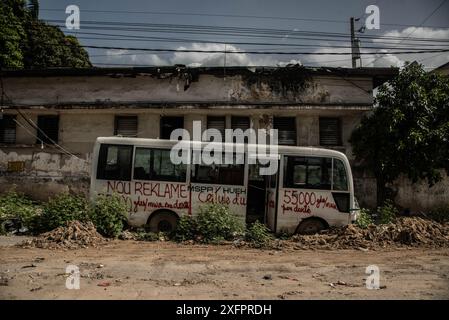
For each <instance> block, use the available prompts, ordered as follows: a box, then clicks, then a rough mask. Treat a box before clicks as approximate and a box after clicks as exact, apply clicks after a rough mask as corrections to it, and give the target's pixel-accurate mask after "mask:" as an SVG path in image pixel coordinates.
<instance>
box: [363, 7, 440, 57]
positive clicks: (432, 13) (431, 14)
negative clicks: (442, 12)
mask: <svg viewBox="0 0 449 320" xmlns="http://www.w3.org/2000/svg"><path fill="white" fill-rule="evenodd" d="M445 2H446V0H443V1H441V3H440V4H439V5H438V6H437V7H436V8H435V9H434V10H433V11H432V12H431V13H430V14H429V15H427V17H426V18H425V19H424V20H423V21H422V22H421V23H420V24H419V26H418V27H416V28H415V29H413V31H412V32H410V33H409V34H408V35H407V36H406V37H405V38H404V40H405V39H407V38H409V37H410V36H411V35H412V34H413V33H414V32H415V31H416V30H418V28H419V27H421V26H422V25H423V24H424V23H425V22H426V21H427V20H428V19H429V18H430V17H432V16H433V15H434V13H435V12H437V11H438V10H439V9H440V8H441V7H442V6H443V4H444V3H445ZM402 41H403V40H402ZM402 41H400V42H399V43H401V42H402ZM379 59H380V57H378V58H376V59H374V60H373V61H371V62H370V63H368V64H367V66H369V65H371V64H374V62H376V61H377V60H379Z"/></svg>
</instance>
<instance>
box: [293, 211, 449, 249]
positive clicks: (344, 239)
mask: <svg viewBox="0 0 449 320" xmlns="http://www.w3.org/2000/svg"><path fill="white" fill-rule="evenodd" d="M292 240H293V241H294V243H295V246H296V248H299V249H311V248H329V249H354V248H358V249H362V250H363V249H374V248H384V247H387V246H398V245H406V246H427V247H449V225H448V224H441V223H438V222H435V221H431V220H425V219H422V218H418V217H401V218H398V219H396V220H395V221H394V222H392V223H388V224H382V225H370V226H368V228H366V229H361V228H359V227H357V226H355V225H353V224H351V225H348V226H346V227H344V228H334V229H329V230H326V231H324V232H323V233H320V234H315V235H295V236H293V237H292Z"/></svg>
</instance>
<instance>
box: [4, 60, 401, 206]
mask: <svg viewBox="0 0 449 320" xmlns="http://www.w3.org/2000/svg"><path fill="white" fill-rule="evenodd" d="M395 74H397V69H392V68H366V69H364V68H359V69H342V68H303V67H297V66H295V67H285V68H244V67H234V68H226V69H224V68H218V67H217V68H185V67H183V66H175V67H164V68H127V69H121V68H120V69H119V68H114V69H83V70H80V69H78V70H71V69H68V70H64V69H62V70H61V69H58V70H45V71H3V72H1V78H2V92H3V94H2V116H1V118H0V119H1V120H0V123H1V127H0V192H2V191H5V190H7V189H9V188H11V187H13V186H15V187H16V189H17V190H20V191H23V192H26V193H28V194H30V195H32V196H34V197H35V198H38V199H46V198H47V197H48V196H49V195H52V194H54V193H57V192H62V191H75V192H80V191H81V192H87V190H88V187H89V171H90V154H91V152H92V147H93V143H94V141H95V139H96V138H97V137H99V136H112V135H123V136H137V137H141V138H168V137H169V136H170V132H171V131H172V130H173V129H175V128H185V129H187V130H189V131H191V130H192V123H193V121H201V123H202V129H206V128H217V129H219V130H223V129H225V128H242V129H245V128H254V129H258V128H275V129H278V132H279V138H280V143H282V144H292V145H300V146H322V147H326V148H333V149H336V150H339V151H342V152H344V153H346V154H347V156H348V157H349V158H350V159H352V158H353V156H352V151H351V146H350V143H349V142H348V139H349V137H350V135H351V132H352V130H353V128H354V127H355V126H356V125H357V124H358V123H359V121H360V119H361V117H362V116H363V115H364V114H365V113H366V112H369V111H370V110H371V109H372V108H373V93H372V91H373V89H374V88H375V87H376V86H378V85H379V84H381V83H383V82H384V81H387V80H388V79H390V78H391V77H393V76H394V75H395ZM55 143H56V144H55ZM354 175H355V186H356V187H355V189H356V196H357V197H358V199H359V201H360V202H361V203H362V204H364V205H367V206H374V205H375V198H376V188H375V183H374V178H373V177H370V176H369V175H367V174H366V173H363V172H362V171H361V170H359V169H358V168H357V166H354ZM405 198H407V197H405ZM407 201H408V200H407V199H405V200H404V204H405V205H407Z"/></svg>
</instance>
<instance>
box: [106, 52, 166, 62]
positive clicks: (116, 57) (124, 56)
mask: <svg viewBox="0 0 449 320" xmlns="http://www.w3.org/2000/svg"><path fill="white" fill-rule="evenodd" d="M106 54H107V56H106V59H105V60H104V62H103V63H106V64H107V63H110V64H111V65H116V64H124V65H127V64H132V65H148V66H162V65H168V64H170V62H169V61H168V60H165V59H163V58H161V57H160V56H159V55H157V54H151V53H145V54H142V53H140V52H139V53H137V52H133V51H129V50H107V51H106Z"/></svg>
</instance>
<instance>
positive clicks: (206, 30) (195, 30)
mask: <svg viewBox="0 0 449 320" xmlns="http://www.w3.org/2000/svg"><path fill="white" fill-rule="evenodd" d="M45 21H46V22H49V23H60V25H58V24H57V25H55V26H58V27H62V28H64V26H65V21H64V20H45ZM96 25H101V27H95V26H96ZM83 29H101V30H118V31H120V30H121V31H140V32H155V33H189V34H210V35H232V36H248V37H250V36H268V35H269V36H271V37H273V36H276V38H279V37H285V36H287V35H288V37H287V38H292V39H295V38H294V36H290V34H294V35H302V36H307V37H309V36H315V37H333V38H344V39H346V38H347V34H346V33H341V32H340V33H339V32H318V31H300V30H289V29H267V28H243V27H223V26H206V25H183V24H155V23H136V22H120V21H83ZM359 38H361V39H382V40H392V41H393V40H394V41H398V40H402V39H404V40H405V39H408V40H409V41H413V42H414V41H431V42H449V39H447V38H414V37H397V36H379V35H378V36H375V35H361V36H359Z"/></svg>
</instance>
